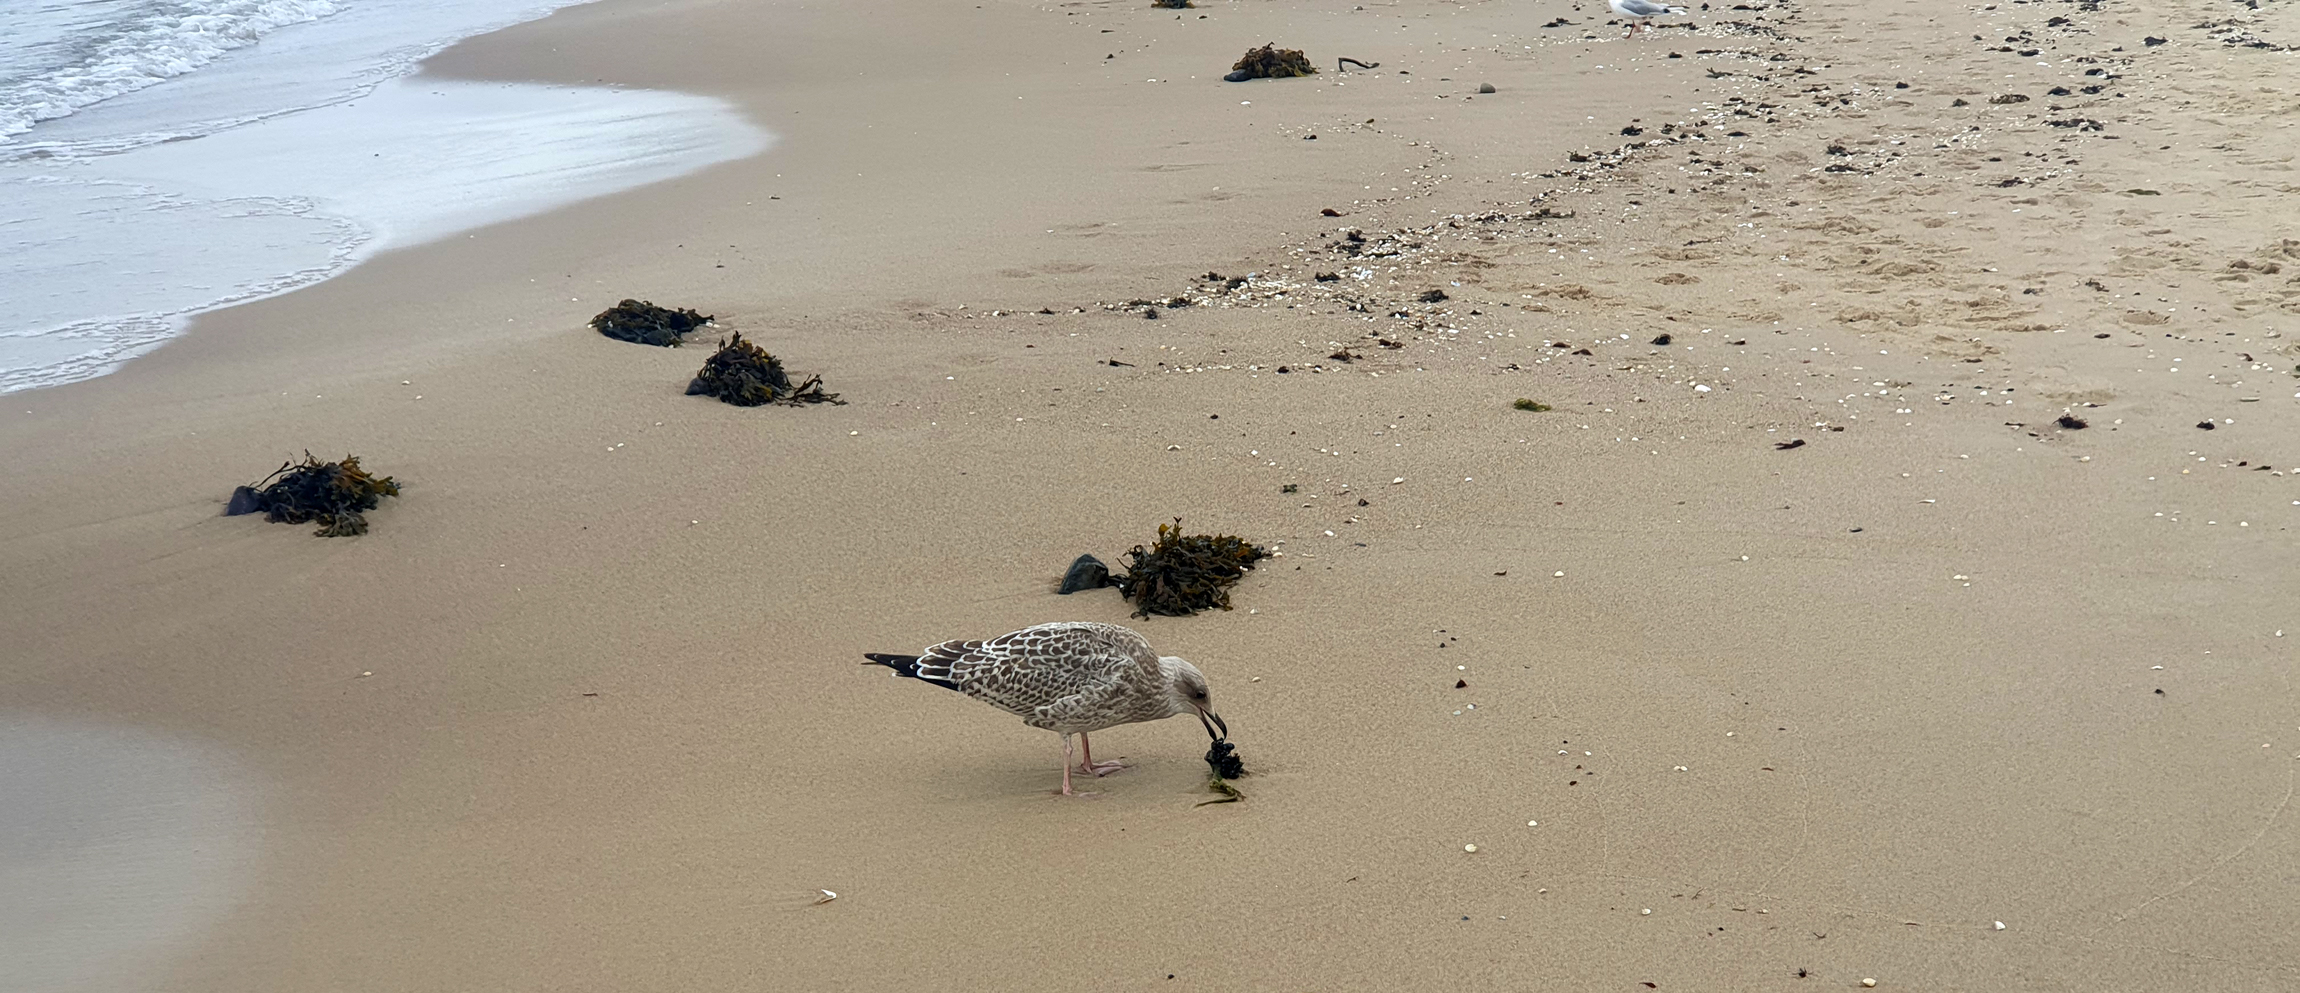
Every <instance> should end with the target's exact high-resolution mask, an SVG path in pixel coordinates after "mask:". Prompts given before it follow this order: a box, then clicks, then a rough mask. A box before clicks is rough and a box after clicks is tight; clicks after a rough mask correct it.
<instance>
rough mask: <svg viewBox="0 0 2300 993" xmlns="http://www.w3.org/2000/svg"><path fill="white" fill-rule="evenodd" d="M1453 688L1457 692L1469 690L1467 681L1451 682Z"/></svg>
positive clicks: (1457, 680)
mask: <svg viewBox="0 0 2300 993" xmlns="http://www.w3.org/2000/svg"><path fill="white" fill-rule="evenodd" d="M1453 688H1454V689H1457V690H1466V689H1468V688H1469V680H1466V679H1456V680H1454V681H1453Z"/></svg>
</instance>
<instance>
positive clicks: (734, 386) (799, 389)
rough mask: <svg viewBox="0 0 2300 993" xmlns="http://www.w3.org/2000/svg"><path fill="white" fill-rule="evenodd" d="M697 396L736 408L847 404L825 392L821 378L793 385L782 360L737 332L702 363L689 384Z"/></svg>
mask: <svg viewBox="0 0 2300 993" xmlns="http://www.w3.org/2000/svg"><path fill="white" fill-rule="evenodd" d="M698 394H701V395H705V396H714V397H718V398H719V399H720V400H722V401H724V402H727V403H731V404H734V405H735V406H737V407H760V406H765V405H766V404H770V403H787V404H790V405H792V406H797V405H799V404H804V403H835V404H844V403H846V401H844V400H841V399H839V395H838V394H836V393H826V392H824V391H823V377H821V376H811V377H809V378H808V379H807V381H806V382H803V383H799V384H797V385H792V383H791V377H790V374H789V373H787V372H784V371H783V360H781V359H778V358H776V357H774V356H772V355H769V354H767V350H766V349H764V348H760V347H759V346H757V345H754V344H752V343H750V342H747V341H744V340H743V333H742V332H740V331H737V332H735V335H734V337H733V338H728V339H722V340H721V341H720V342H719V350H718V351H716V352H712V353H711V357H710V358H708V359H705V360H703V369H702V371H701V372H698V373H696V374H695V380H694V382H691V383H688V384H687V395H688V396H695V395H698Z"/></svg>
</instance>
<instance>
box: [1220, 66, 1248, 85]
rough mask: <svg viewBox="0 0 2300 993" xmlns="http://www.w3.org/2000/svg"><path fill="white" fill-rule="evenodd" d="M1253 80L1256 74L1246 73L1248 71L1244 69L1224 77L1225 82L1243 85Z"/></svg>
mask: <svg viewBox="0 0 2300 993" xmlns="http://www.w3.org/2000/svg"><path fill="white" fill-rule="evenodd" d="M1252 78H1254V74H1253V73H1250V72H1247V71H1246V70H1244V69H1239V70H1236V71H1234V72H1231V73H1230V74H1228V75H1226V76H1223V77H1222V79H1223V80H1225V81H1227V82H1232V83H1243V82H1245V81H1247V80H1249V79H1252Z"/></svg>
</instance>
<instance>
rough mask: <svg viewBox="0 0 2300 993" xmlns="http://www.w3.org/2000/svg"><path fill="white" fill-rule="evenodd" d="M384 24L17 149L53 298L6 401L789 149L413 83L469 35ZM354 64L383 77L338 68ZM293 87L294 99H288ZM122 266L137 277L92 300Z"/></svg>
mask: <svg viewBox="0 0 2300 993" xmlns="http://www.w3.org/2000/svg"><path fill="white" fill-rule="evenodd" d="M401 13H411V12H409V11H401ZM412 13H422V12H421V11H415V12H412ZM496 13H499V14H506V12H502V11H497V12H496ZM548 14H549V11H548V10H546V11H542V12H535V11H532V10H530V11H527V15H528V16H529V17H531V18H542V17H546V16H548ZM506 16H509V15H508V14H506ZM456 17H457V18H458V21H457V22H456V23H453V24H448V25H442V26H440V27H438V28H436V30H438V31H446V32H449V33H450V34H452V33H453V31H454V29H456V28H457V27H458V26H460V27H462V28H468V29H471V30H472V31H474V32H475V33H476V34H485V33H490V31H489V30H487V29H486V25H487V24H488V23H490V20H489V18H488V17H487V16H486V15H485V14H484V13H481V14H476V15H475V14H471V13H463V14H458V15H456ZM376 20H377V15H374V14H372V13H371V12H370V11H368V10H366V9H362V10H359V11H352V12H343V13H342V14H340V15H339V16H338V17H331V18H323V19H322V20H320V21H318V22H314V23H311V24H307V25H296V26H294V27H292V28H289V29H285V35H284V36H279V37H271V38H267V39H266V41H267V42H268V43H267V44H266V45H264V46H263V47H262V50H261V51H260V52H255V53H251V54H248V55H246V56H245V57H243V58H241V59H239V60H237V61H229V62H225V63H223V64H219V65H215V66H211V67H208V68H207V70H206V71H204V72H201V73H195V74H193V76H192V77H191V78H188V79H180V80H175V81H172V82H173V84H174V85H173V86H171V87H169V88H167V89H165V90H150V89H148V90H145V91H137V92H133V93H130V94H127V95H125V96H123V97H121V98H119V99H117V100H115V101H112V102H111V103H109V104H106V105H104V106H101V107H99V108H93V109H91V110H88V111H83V114H86V115H89V116H85V117H83V116H81V115H72V116H70V117H67V118H64V119H60V120H57V121H51V122H49V124H48V127H49V128H50V130H44V131H42V132H39V140H37V141H31V142H27V143H24V146H23V148H20V149H17V153H18V154H16V155H15V156H14V157H13V158H12V159H11V160H10V161H9V162H7V163H5V166H6V167H7V168H6V169H5V175H0V183H5V184H6V185H7V186H8V188H10V189H11V190H15V191H17V192H18V193H19V194H21V195H23V196H24V197H25V198H26V200H25V203H24V204H23V210H24V211H25V216H24V217H22V218H19V219H18V223H17V225H16V233H15V234H14V236H13V237H15V238H16V239H17V240H18V241H19V243H20V245H36V246H38V247H37V249H36V250H25V251H19V252H17V253H15V256H16V257H12V258H10V259H8V260H7V263H6V265H7V268H8V271H9V272H10V273H11V274H13V275H14V276H16V277H17V278H18V279H21V280H23V281H24V282H25V283H26V285H27V286H29V287H32V288H34V289H35V290H36V292H28V293H27V296H28V297H29V298H30V299H29V300H28V301H27V307H26V308H21V309H19V311H18V312H17V313H16V314H14V315H13V323H12V324H10V325H9V326H7V327H6V328H0V331H5V332H6V334H4V335H0V348H4V349H5V352H6V354H5V358H4V361H6V362H8V363H10V364H11V365H13V364H14V363H18V362H22V363H28V364H27V365H25V366H24V367H21V368H9V369H7V370H6V371H5V372H0V388H6V389H7V390H8V391H9V392H23V391H25V390H29V389H39V388H43V387H52V386H56V385H61V384H63V383H67V382H76V381H82V380H86V379H91V378H97V377H100V376H102V375H105V374H106V373H107V372H110V371H116V370H117V369H118V368H120V367H121V366H122V365H124V364H125V363H126V362H128V361H131V360H133V359H134V358H136V357H138V356H140V355H143V354H147V353H149V352H150V351H151V350H153V349H155V348H158V347H160V346H161V345H163V344H165V343H166V342H167V341H168V340H170V339H172V338H175V337H178V336H181V335H182V334H183V333H184V332H185V331H186V329H187V328H188V327H189V325H191V324H192V323H193V322H195V321H196V320H197V319H198V318H199V316H200V315H202V314H206V313H212V312H216V311H221V310H224V309H228V308H230V307H232V306H235V305H238V304H242V303H248V302H253V301H258V300H262V299H265V298H268V297H272V296H277V295H280V294H282V293H290V292H294V291H295V290H297V289H300V288H302V287H305V286H310V285H314V284H317V283H320V282H324V281H326V280H328V279H330V278H334V277H335V276H339V275H341V274H342V273H343V272H345V271H348V270H349V269H351V268H353V267H356V266H357V265H358V264H359V263H360V262H361V261H362V260H364V259H365V258H367V257H370V256H372V255H374V254H376V253H377V252H379V251H387V250H390V249H393V248H397V247H408V246H411V245H414V244H421V243H424V242H428V241H433V240H438V239H440V238H444V237H448V236H451V235H452V234H454V233H456V232H458V231H460V230H467V229H471V228H476V227H481V226H485V225H487V224H490V223H494V222H500V221H502V220H504V219H506V218H511V217H517V216H521V215H525V214H533V213H541V212H544V211H547V210H549V209H551V208H552V207H554V206H555V205H564V204H566V203H568V202H577V201H581V200H584V199H589V198H592V197H596V196H600V195H604V194H606V193H611V192H614V191H616V190H619V189H628V188H632V187H635V186H640V185H645V184H647V183H649V182H654V181H659V180H660V179H662V178H665V177H666V176H672V175H678V174H680V173H682V172H691V171H694V170H696V169H699V168H704V167H707V166H708V165H709V164H711V163H712V162H714V161H724V160H727V159H729V158H738V157H741V156H742V155H744V154H747V153H755V152H757V151H761V150H763V149H764V148H765V147H767V145H768V143H769V142H771V140H772V136H771V135H768V134H766V133H764V132H762V131H759V130H757V129H756V128H754V127H753V126H752V125H751V124H750V123H749V122H748V121H745V120H742V119H740V118H739V116H737V115H735V114H733V113H732V111H731V110H730V109H728V108H726V107H725V106H724V104H723V102H720V101H715V100H711V99H708V98H703V97H695V96H689V95H686V94H679V93H669V92H652V91H631V90H627V89H613V90H610V89H605V88H600V87H584V86H573V87H570V86H540V85H534V84H520V83H516V82H494V83H489V84H485V85H477V84H472V83H459V82H454V81H448V80H442V79H439V78H436V77H424V78H421V79H418V78H416V74H417V73H418V72H419V70H420V69H421V66H422V60H413V61H411V60H410V59H411V55H410V53H409V52H407V51H404V50H402V49H403V47H404V46H403V45H402V44H400V43H404V42H409V41H410V39H422V40H417V41H415V42H414V44H415V46H416V48H417V49H418V50H420V49H421V48H423V47H426V46H428V47H431V48H432V49H434V53H435V54H436V51H437V50H444V49H445V48H448V47H451V46H452V45H453V44H454V43H455V40H454V38H452V37H450V38H449V39H447V40H443V41H436V42H434V41H432V40H430V39H431V36H429V35H425V34H423V33H422V32H421V31H414V32H412V33H411V32H410V29H408V28H406V27H405V26H392V25H383V26H379V25H377V24H375V23H374V22H375V21H376ZM476 34H475V35H474V36H476ZM387 45H389V46H392V47H391V48H390V49H389V50H384V48H383V46H387ZM344 55H349V56H350V57H353V58H354V59H355V60H358V61H360V63H361V64H362V65H366V64H367V63H373V64H372V65H366V68H365V70H364V71H357V70H358V67H356V66H355V67H349V68H346V67H338V66H335V65H334V64H333V63H330V62H327V61H326V59H327V58H328V57H331V56H344ZM274 77H277V78H276V79H275V78H274ZM370 77H376V78H370ZM255 80H262V81H264V83H265V84H267V85H260V86H259V85H257V84H256V82H254V81H255ZM282 88H284V89H285V90H287V91H291V92H293V93H294V94H295V95H294V96H292V97H287V98H282V97H278V96H273V95H271V91H272V90H275V89H282ZM178 90H181V91H182V92H181V93H179V92H178ZM171 108H172V110H171ZM202 115H205V116H202ZM195 139H196V140H195ZM67 218H69V220H67ZM163 228H164V230H163ZM119 258H126V259H130V260H132V264H131V270H132V271H134V272H137V273H139V278H135V279H133V280H132V281H131V284H130V285H119V284H118V283H117V282H109V283H103V282H91V280H92V279H94V278H95V277H92V276H89V275H87V274H88V273H94V272H102V271H107V270H109V269H111V268H114V267H115V265H116V260H117V259H119Z"/></svg>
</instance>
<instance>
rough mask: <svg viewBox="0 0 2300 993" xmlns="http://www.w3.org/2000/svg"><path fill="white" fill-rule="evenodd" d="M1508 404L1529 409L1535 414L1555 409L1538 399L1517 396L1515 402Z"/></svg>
mask: <svg viewBox="0 0 2300 993" xmlns="http://www.w3.org/2000/svg"><path fill="white" fill-rule="evenodd" d="M1510 406H1512V407H1516V408H1517V409H1519V410H1530V411H1532V412H1534V413H1536V414H1546V413H1548V412H1550V411H1552V410H1555V409H1557V408H1555V407H1551V406H1550V405H1548V404H1546V403H1542V402H1541V401H1539V400H1533V399H1529V398H1526V397H1518V398H1517V402H1515V403H1512V404H1510Z"/></svg>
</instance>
